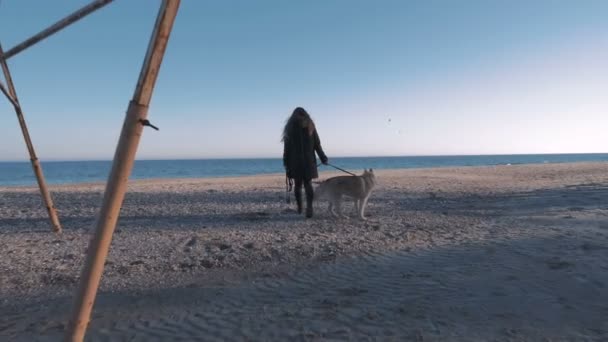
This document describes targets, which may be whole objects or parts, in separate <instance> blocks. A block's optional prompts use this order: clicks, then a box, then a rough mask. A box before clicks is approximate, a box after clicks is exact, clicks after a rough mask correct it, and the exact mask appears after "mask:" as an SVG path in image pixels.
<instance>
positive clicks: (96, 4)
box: [4, 0, 113, 60]
mask: <svg viewBox="0 0 608 342" xmlns="http://www.w3.org/2000/svg"><path fill="white" fill-rule="evenodd" d="M112 1H113V0H95V1H93V2H91V3H89V4H88V5H86V6H84V7H82V8H81V9H79V10H77V11H75V12H73V13H72V14H70V15H68V16H67V17H65V18H63V19H61V20H59V21H58V22H56V23H55V24H53V25H51V26H49V27H48V28H46V29H45V30H43V31H40V33H38V34H36V35H34V36H32V37H30V38H28V39H26V40H25V41H24V42H22V43H20V44H17V45H16V46H14V47H13V48H11V49H9V50H8V51H6V53H5V54H4V59H6V60H8V59H9V58H11V57H13V56H14V55H16V54H18V53H19V52H21V51H23V50H25V49H27V48H28V47H30V46H32V45H34V44H36V43H38V42H39V41H41V40H43V39H45V38H47V37H49V36H50V35H52V34H53V33H56V32H57V31H59V30H61V29H63V28H65V27H66V26H68V25H70V24H73V23H75V22H76V21H78V20H80V19H82V18H84V17H85V16H87V15H88V14H91V13H93V12H94V11H95V10H97V9H99V8H101V7H103V6H105V5H107V4H109V3H110V2H112Z"/></svg>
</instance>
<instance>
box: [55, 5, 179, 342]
mask: <svg viewBox="0 0 608 342" xmlns="http://www.w3.org/2000/svg"><path fill="white" fill-rule="evenodd" d="M179 4H180V0H163V2H162V4H161V7H160V9H159V12H158V16H157V19H156V24H155V26H154V31H153V33H152V37H151V38H150V42H149V45H148V51H147V53H146V57H145V59H144V63H143V65H142V69H141V72H140V75H139V80H138V82H137V86H136V88H135V92H134V95H133V99H132V100H131V102H130V103H129V108H128V110H127V114H126V116H125V120H124V123H123V127H122V132H121V135H120V138H119V141H118V146H117V147H116V152H115V154H114V162H113V164H112V170H111V171H110V176H109V179H108V183H107V185H106V190H105V193H104V199H103V204H102V207H101V211H100V214H99V218H98V221H97V226H96V229H95V233H94V236H93V238H92V240H91V243H90V244H89V248H88V252H87V259H86V264H85V265H84V268H83V270H82V274H81V277H80V284H79V288H78V292H77V296H76V298H75V302H74V308H73V312H72V316H71V320H70V323H69V325H68V330H67V332H66V336H65V340H66V341H72V342H74V341H78V342H79V341H82V339H83V338H84V335H85V333H86V329H87V326H88V324H89V319H90V315H91V311H92V309H93V303H94V301H95V297H96V294H97V289H98V287H99V282H100V280H101V276H102V273H103V267H104V264H105V261H106V257H107V255H108V250H109V248H110V244H111V242H112V234H113V233H114V228H115V227H116V222H117V220H118V216H119V214H120V207H121V205H122V202H123V200H124V195H125V192H126V189H127V181H128V179H129V175H130V173H131V170H132V168H133V163H134V159H135V154H136V152H137V146H138V144H139V139H140V137H141V134H142V130H143V124H142V121H143V120H145V119H146V117H147V114H148V105H149V104H150V99H151V97H152V91H153V89H154V85H155V82H156V77H157V75H158V71H159V69H160V65H161V62H162V59H163V56H164V52H165V48H166V46H167V42H168V40H169V35H170V33H171V29H172V27H173V22H174V21H175V16H176V15H177V10H178V8H179Z"/></svg>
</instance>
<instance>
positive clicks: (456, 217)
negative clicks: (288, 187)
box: [0, 163, 608, 341]
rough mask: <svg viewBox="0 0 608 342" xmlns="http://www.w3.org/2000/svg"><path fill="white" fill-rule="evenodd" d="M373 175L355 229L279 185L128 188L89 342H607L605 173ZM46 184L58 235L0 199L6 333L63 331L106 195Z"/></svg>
mask: <svg viewBox="0 0 608 342" xmlns="http://www.w3.org/2000/svg"><path fill="white" fill-rule="evenodd" d="M376 172H377V177H378V181H379V185H378V188H377V189H376V191H375V192H374V193H373V195H372V197H371V199H370V201H369V207H368V210H367V212H368V214H369V218H368V221H367V222H362V221H359V220H357V219H356V218H355V217H354V213H353V209H352V205H351V206H350V207H347V212H349V213H351V215H352V218H351V219H349V220H336V219H333V218H331V217H330V216H329V214H327V212H326V209H325V204H324V203H317V204H315V205H316V207H315V214H316V215H315V217H314V218H313V219H311V220H306V219H304V218H303V217H302V216H298V215H297V214H296V213H295V212H294V211H293V208H289V207H288V206H287V205H286V204H285V202H284V179H283V178H282V175H267V176H256V177H242V178H227V179H195V180H154V181H135V182H132V184H131V186H130V192H129V194H128V196H127V198H126V200H125V204H124V206H123V211H122V216H121V219H120V221H119V226H118V228H117V232H116V234H115V236H114V241H113V244H112V249H111V251H110V256H109V258H108V263H107V265H106V272H105V274H104V278H103V279H102V286H101V289H100V293H99V296H98V299H97V302H96V306H95V310H94V315H93V320H92V322H91V325H90V328H89V330H88V334H87V337H88V340H89V339H90V340H95V341H97V340H99V341H104V340H108V341H110V340H112V341H120V340H129V341H133V340H135V341H153V340H180V339H181V340H196V339H197V338H198V339H203V340H224V341H225V340H237V341H246V340H264V341H269V340H277V341H284V340H286V339H288V338H289V339H294V340H298V341H299V340H302V341H309V340H389V341H390V340H394V341H402V340H419V341H460V340H462V341H488V340H493V341H522V340H534V341H542V340H550V341H562V340H568V341H570V340H573V341H579V340H580V341H589V340H597V341H600V340H606V339H608V323H607V320H606V319H605V318H606V317H608V272H607V271H608V163H573V164H544V165H526V166H497V167H472V168H441V169H419V170H387V171H376ZM334 174H336V173H332V174H330V173H326V174H322V175H321V179H324V178H326V177H328V176H330V175H334ZM52 191H53V195H54V198H55V201H56V205H57V207H58V208H59V209H60V215H61V219H62V223H63V225H64V229H65V232H64V234H63V235H61V236H55V235H54V234H52V233H51V232H50V228H49V225H48V223H47V220H46V217H45V214H44V211H43V208H42V207H41V203H40V198H39V195H38V193H37V191H36V189H35V188H16V187H5V188H0V233H1V235H0V246H2V255H3V258H1V259H0V301H1V302H0V303H1V305H2V306H1V308H0V338H2V339H7V340H12V341H35V340H57V339H58V338H60V337H61V336H62V333H63V330H64V328H65V324H66V319H67V316H68V314H69V311H70V305H71V301H72V297H71V296H72V293H73V291H74V288H75V287H76V285H77V279H78V275H79V271H80V267H81V265H82V261H83V259H84V255H85V254H84V253H85V249H86V246H87V244H88V239H89V238H90V236H91V229H92V227H93V225H94V222H95V215H96V213H97V211H98V209H99V205H100V202H101V196H102V191H103V185H99V184H83V185H69V186H55V187H53V188H52ZM292 205H293V204H292Z"/></svg>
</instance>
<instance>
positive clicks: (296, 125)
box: [281, 107, 315, 141]
mask: <svg viewBox="0 0 608 342" xmlns="http://www.w3.org/2000/svg"><path fill="white" fill-rule="evenodd" d="M302 128H308V135H312V134H313V133H314V132H315V123H314V121H313V120H312V118H311V117H310V115H309V114H308V112H307V111H306V110H305V109H304V108H302V107H297V108H296V109H294V110H293V112H292V113H291V116H290V117H289V119H287V122H286V123H285V127H284V128H283V135H282V137H281V141H286V140H287V139H289V137H290V136H293V135H294V133H295V132H297V130H298V129H302Z"/></svg>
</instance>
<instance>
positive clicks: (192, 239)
mask: <svg viewBox="0 0 608 342" xmlns="http://www.w3.org/2000/svg"><path fill="white" fill-rule="evenodd" d="M197 242H198V240H197V238H196V236H193V237H191V238H190V240H188V242H186V247H192V246H194V245H196V243H197Z"/></svg>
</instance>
